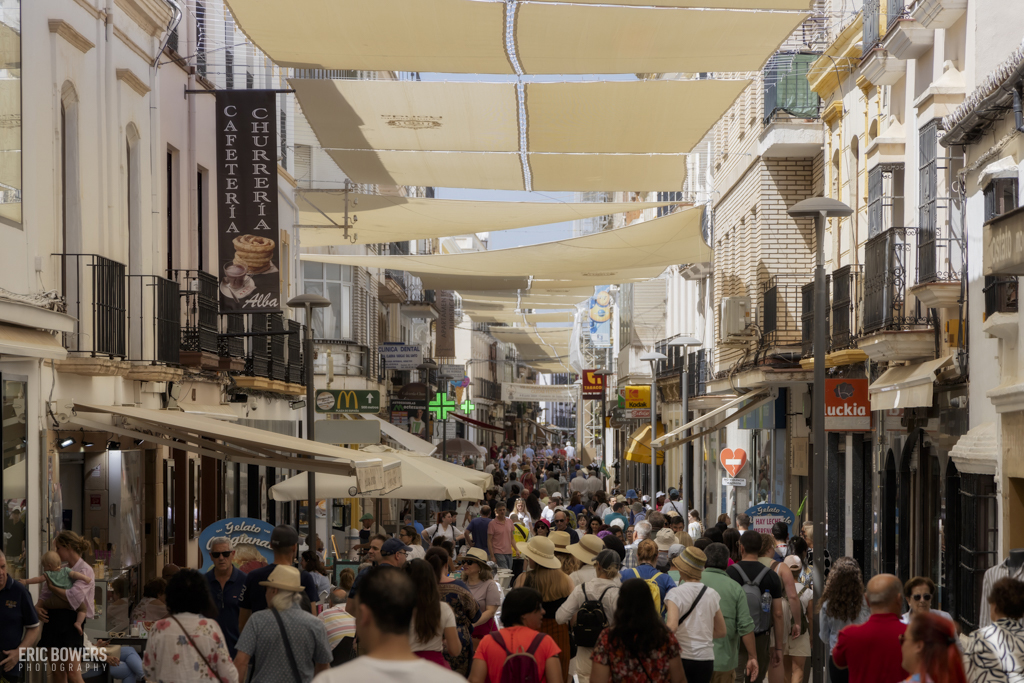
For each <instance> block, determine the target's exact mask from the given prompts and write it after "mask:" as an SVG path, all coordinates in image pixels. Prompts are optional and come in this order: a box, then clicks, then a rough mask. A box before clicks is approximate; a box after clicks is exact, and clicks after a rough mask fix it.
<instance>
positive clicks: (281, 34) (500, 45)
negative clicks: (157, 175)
mask: <svg viewBox="0 0 1024 683" xmlns="http://www.w3.org/2000/svg"><path fill="white" fill-rule="evenodd" d="M228 7H229V8H230V9H231V14H232V16H234V18H235V21H237V22H238V25H239V27H240V28H241V29H242V31H243V32H244V33H245V35H246V36H247V37H248V38H249V40H251V41H252V42H253V43H255V44H256V46H257V47H259V48H260V49H261V50H262V51H263V52H265V53H266V54H267V55H269V56H270V58H271V59H272V60H273V61H274V62H275V63H276V64H277V65H278V66H283V67H292V68H296V69H307V68H312V69H315V68H323V69H358V70H363V71H425V72H436V73H490V74H511V73H513V70H512V65H511V63H510V62H509V60H508V57H507V55H506V54H505V3H503V2H467V1H466V0H373V1H372V2H367V1H366V0H289V1H288V3H287V4H286V5H283V4H281V2H279V0H228Z"/></svg>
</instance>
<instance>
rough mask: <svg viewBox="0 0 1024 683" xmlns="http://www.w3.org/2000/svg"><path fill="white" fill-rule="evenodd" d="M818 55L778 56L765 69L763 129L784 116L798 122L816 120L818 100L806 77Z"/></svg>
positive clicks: (797, 53)
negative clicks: (781, 115) (786, 115)
mask: <svg viewBox="0 0 1024 683" xmlns="http://www.w3.org/2000/svg"><path fill="white" fill-rule="evenodd" d="M818 56H819V55H817V54H810V53H799V52H779V53H777V54H775V55H773V56H772V57H771V58H770V59H769V60H768V64H767V65H766V66H765V68H764V73H763V81H764V83H763V89H764V125H765V126H768V125H769V124H771V123H772V122H773V121H774V120H775V119H776V117H777V116H778V115H779V114H780V113H783V112H785V113H786V114H789V115H790V116H792V117H793V118H797V119H817V118H818V117H819V116H820V111H821V98H820V97H818V93H816V92H814V91H813V90H811V85H810V82H809V81H808V80H807V73H808V71H809V70H810V67H811V64H813V63H814V62H815V60H817V59H818Z"/></svg>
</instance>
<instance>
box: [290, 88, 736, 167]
mask: <svg viewBox="0 0 1024 683" xmlns="http://www.w3.org/2000/svg"><path fill="white" fill-rule="evenodd" d="M288 82H289V83H290V84H291V86H292V87H293V88H295V92H296V96H297V97H298V100H299V104H300V105H301V106H302V113H303V114H304V115H305V117H306V119H307V120H308V121H309V125H310V127H311V128H312V129H313V132H314V133H315V134H316V137H317V140H318V141H319V143H320V146H321V147H323V148H324V149H342V150H418V151H440V152H519V151H521V150H520V144H519V143H520V141H519V118H518V103H517V96H516V84H514V83H481V82H474V83H470V82H464V81H397V80H340V79H339V80H328V79H303V78H292V79H289V81H288ZM749 84H750V81H749V80H746V79H743V80H740V79H737V80H714V79H700V80H689V81H671V80H644V81H609V82H587V83H580V82H569V83H527V84H526V85H525V96H526V102H528V103H529V106H528V107H527V108H526V132H527V135H526V147H525V148H524V149H523V150H522V151H527V152H550V153H566V152H569V153H604V154H644V153H659V154H663V153H681V152H690V151H691V150H692V149H693V148H694V146H696V145H697V144H698V143H699V142H700V141H701V139H702V138H703V137H704V136H705V134H707V132H708V131H709V130H710V129H711V127H712V126H713V125H714V124H715V122H716V121H717V120H718V119H719V118H720V117H721V116H722V115H723V114H724V113H725V111H726V110H727V109H728V108H729V106H730V105H731V104H732V103H733V102H734V101H735V100H736V98H737V97H738V96H739V95H740V93H741V92H743V89H744V88H746V87H747V86H748V85H749ZM693 102H700V106H699V107H694V106H690V105H691V104H692V103H693ZM623 121H629V122H630V125H628V126H624V125H622V123H623ZM624 187H625V186H624ZM629 187H632V186H629Z"/></svg>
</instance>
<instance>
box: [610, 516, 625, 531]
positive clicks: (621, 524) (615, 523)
mask: <svg viewBox="0 0 1024 683" xmlns="http://www.w3.org/2000/svg"><path fill="white" fill-rule="evenodd" d="M608 526H617V527H619V528H620V529H622V528H623V527H625V526H626V523H625V522H623V521H622V518H621V517H616V518H615V519H613V520H612V521H611V522H610V523H609V524H608Z"/></svg>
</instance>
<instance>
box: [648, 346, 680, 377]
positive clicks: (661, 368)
mask: <svg viewBox="0 0 1024 683" xmlns="http://www.w3.org/2000/svg"><path fill="white" fill-rule="evenodd" d="M671 341H672V339H662V340H661V341H659V342H657V343H656V344H655V345H654V349H655V351H657V352H658V353H663V354H665V356H666V359H665V360H663V361H661V362H660V363H658V377H674V376H676V375H678V374H679V373H680V372H682V370H683V366H684V365H685V364H686V356H685V355H683V347H682V346H670V345H669V342H671Z"/></svg>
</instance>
